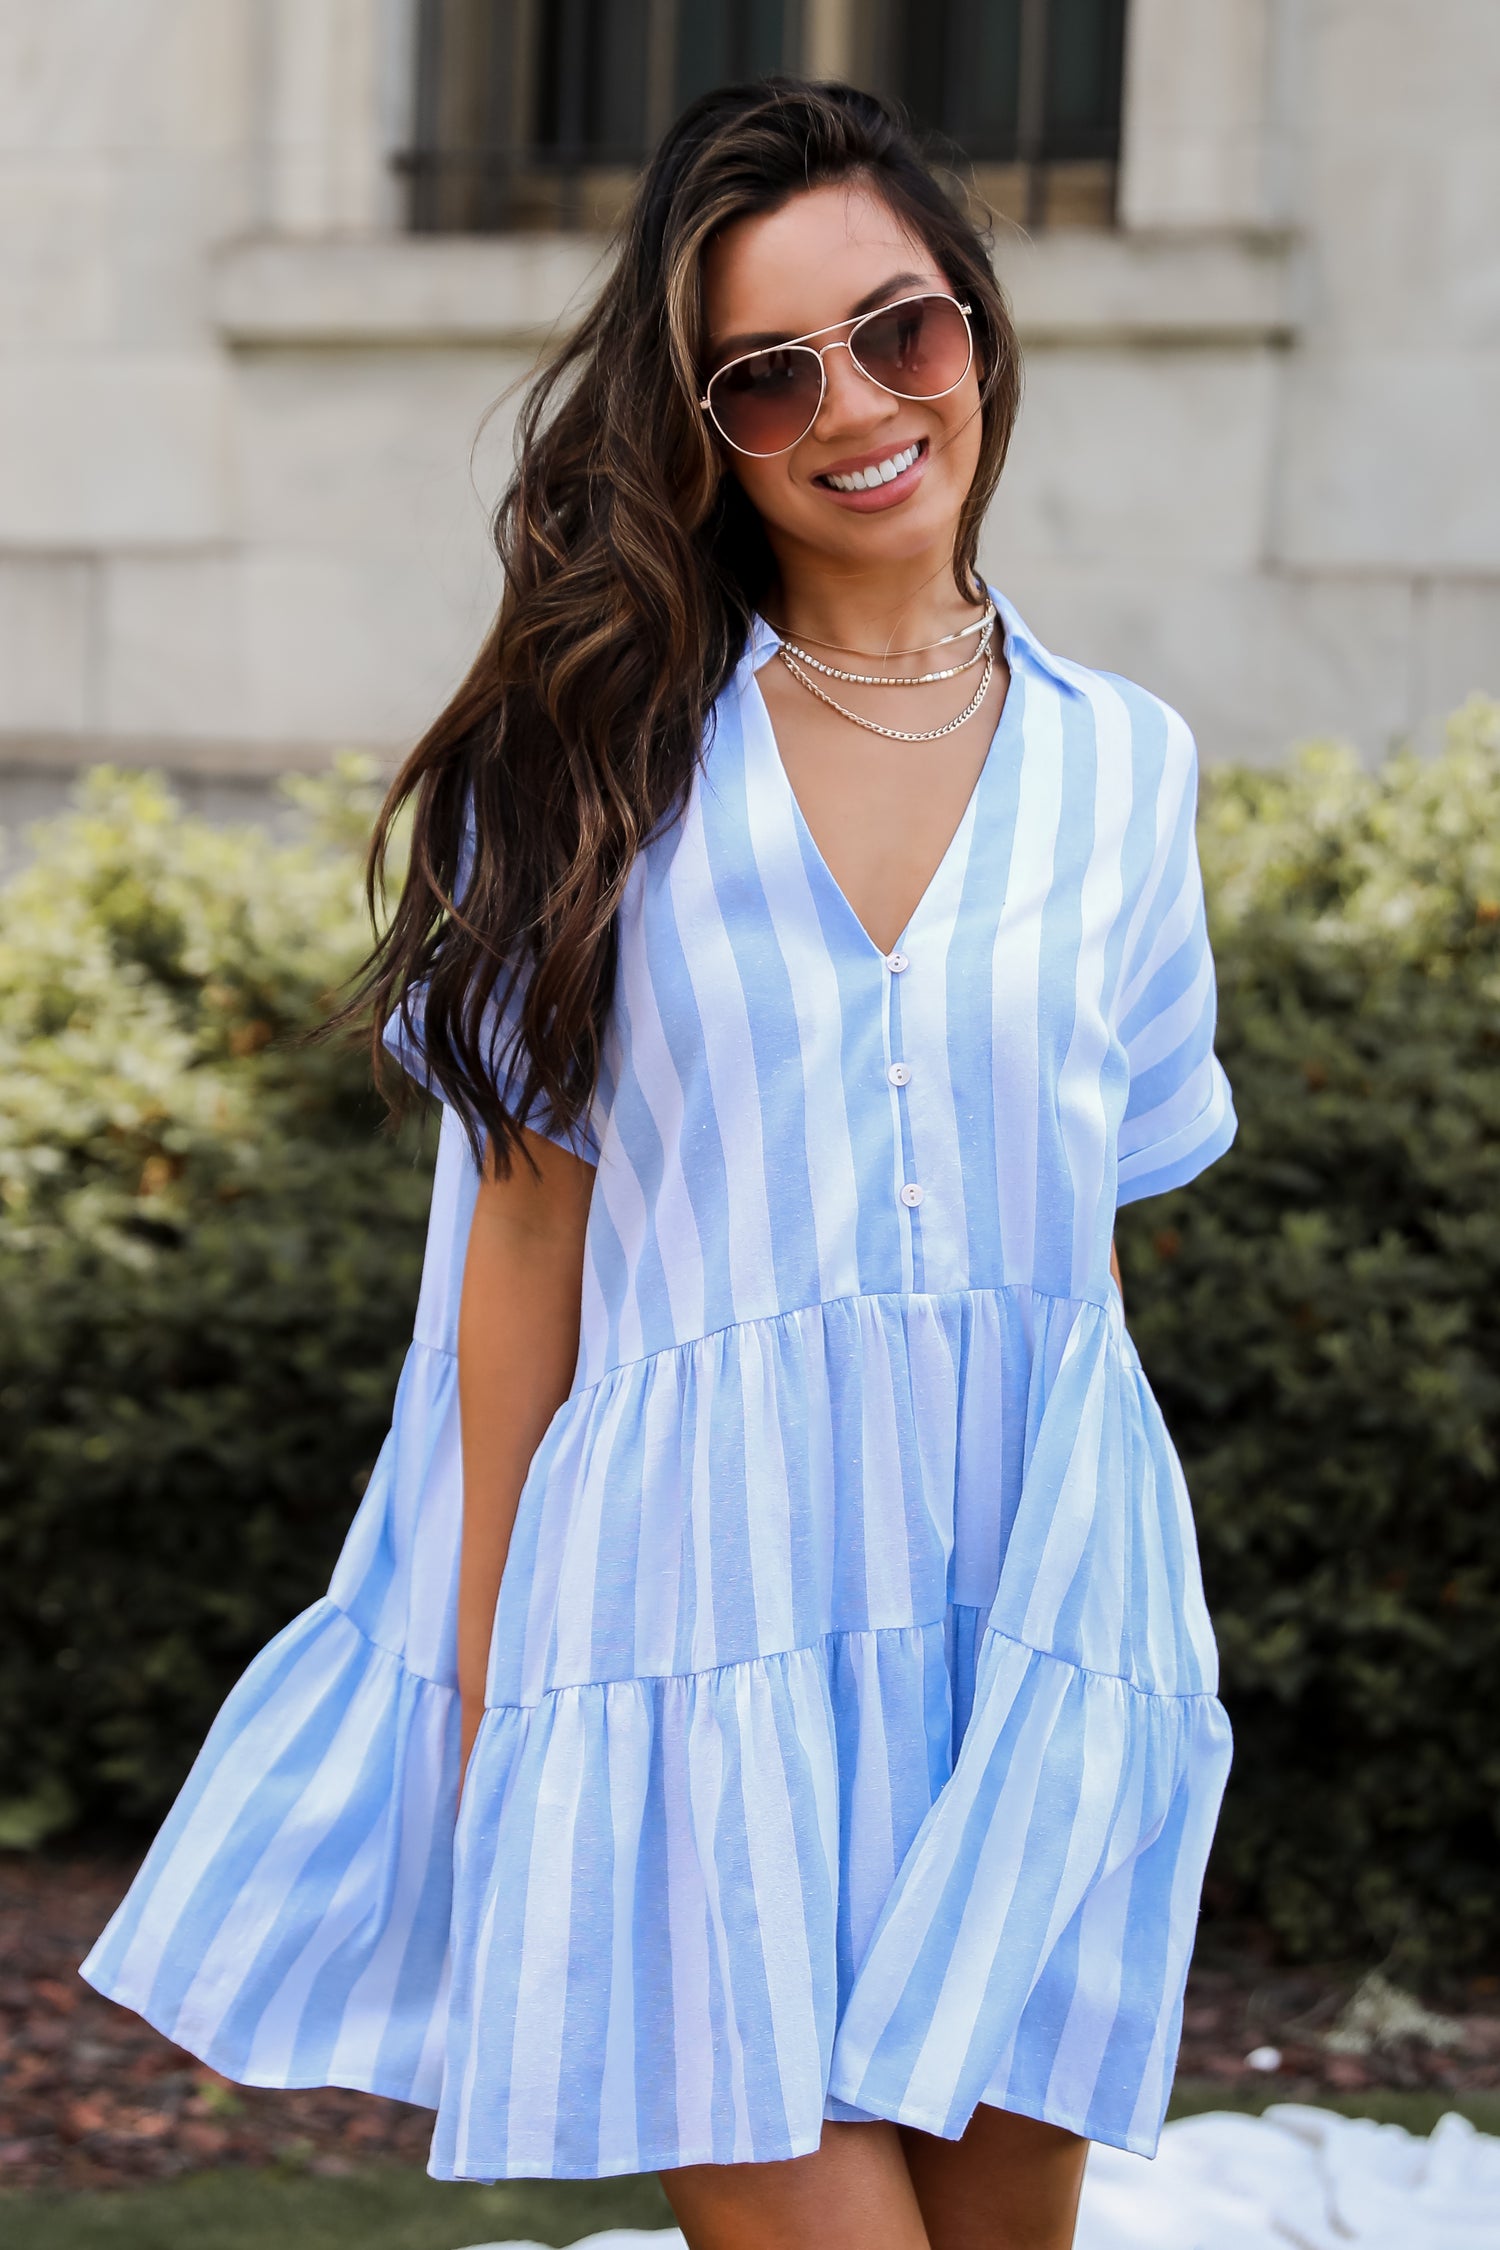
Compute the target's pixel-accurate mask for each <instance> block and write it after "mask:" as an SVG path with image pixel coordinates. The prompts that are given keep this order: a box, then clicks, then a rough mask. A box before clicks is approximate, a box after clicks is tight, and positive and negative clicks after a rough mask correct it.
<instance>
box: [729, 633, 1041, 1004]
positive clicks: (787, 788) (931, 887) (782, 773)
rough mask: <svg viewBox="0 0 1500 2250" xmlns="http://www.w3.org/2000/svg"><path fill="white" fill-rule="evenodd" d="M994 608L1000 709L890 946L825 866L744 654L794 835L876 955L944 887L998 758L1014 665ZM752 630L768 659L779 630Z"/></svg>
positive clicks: (892, 948)
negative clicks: (1001, 675) (958, 808)
mask: <svg viewBox="0 0 1500 2250" xmlns="http://www.w3.org/2000/svg"><path fill="white" fill-rule="evenodd" d="M993 598H994V597H993V595H992V599H993ZM995 610H996V615H997V617H998V618H999V622H1000V632H1001V652H1002V655H1003V658H1004V662H1005V700H1004V701H1003V702H1002V704H1001V706H1000V709H999V711H998V713H997V714H996V718H995V724H994V727H993V729H992V731H991V734H990V739H989V742H988V744H987V746H986V748H985V753H984V757H983V758H982V760H981V761H980V766H979V771H978V773H976V774H975V776H974V782H973V786H972V787H971V789H970V791H969V794H968V796H967V797H966V798H965V800H964V808H963V811H962V812H961V813H960V814H959V816H958V823H957V825H956V827H955V828H954V831H953V834H952V835H951V836H950V837H949V839H948V843H947V847H946V849H945V850H944V852H943V855H942V858H941V859H940V860H939V861H938V863H937V865H936V867H934V869H933V871H932V873H931V875H930V876H929V877H928V879H927V883H926V886H925V888H924V890H923V892H922V895H921V897H920V898H919V899H918V900H917V903H916V905H915V906H914V907H913V908H912V910H911V912H910V914H908V916H907V917H906V920H905V922H904V923H903V924H902V926H901V929H900V931H899V932H898V933H897V936H896V938H895V940H894V942H893V943H892V944H891V945H889V946H885V945H878V944H877V943H876V941H875V939H874V938H873V937H872V936H871V935H870V932H869V930H868V929H867V928H866V927H865V924H864V922H863V920H862V919H861V917H860V916H859V915H858V914H857V913H856V912H855V910H854V907H853V905H852V904H851V902H850V899H849V894H848V892H847V891H846V890H845V889H844V886H843V884H842V883H841V882H840V881H839V879H838V877H837V876H836V875H835V874H834V872H833V869H832V868H831V867H830V866H829V864H828V861H827V858H826V857H825V856H824V852H823V847H822V845H821V844H820V843H819V842H818V839H817V837H816V836H815V835H814V834H813V831H812V825H811V823H810V821H809V820H808V818H807V815H806V813H805V812H804V811H803V810H802V801H801V799H800V798H799V797H798V795H797V792H796V790H795V789H794V788H793V786H792V777H791V775H790V774H789V773H788V772H787V770H786V761H785V759H784V758H783V757H782V755H781V745H780V743H779V742H778V741H777V739H776V727H775V723H774V721H773V720H772V717H771V707H770V705H769V704H768V703H767V701H766V699H765V697H764V695H763V694H762V693H761V687H760V678H759V673H760V669H761V666H760V665H759V664H757V663H756V662H755V661H754V659H755V657H756V656H757V655H759V653H760V649H759V645H756V646H755V647H753V648H752V651H751V654H750V657H749V659H748V660H747V661H748V663H749V666H750V669H749V672H748V676H747V679H746V683H745V684H746V687H747V688H748V689H753V690H754V693H755V700H756V704H757V706H758V707H759V711H760V724H761V728H762V730H763V732H764V736H765V743H764V747H765V750H766V752H767V754H768V756H769V758H770V761H771V763H772V765H773V766H774V767H775V769H776V777H777V782H778V785H779V787H780V788H781V789H782V790H783V791H784V792H785V795H786V800H787V803H788V804H789V805H790V807H791V814H792V820H793V824H794V825H795V827H796V830H797V834H798V837H799V839H800V840H801V842H802V844H803V846H804V848H805V849H806V850H807V851H808V852H809V853H810V855H811V857H812V859H813V862H814V864H815V865H816V866H817V868H818V869H819V871H820V873H821V875H822V877H823V880H824V881H825V882H826V883H827V885H828V887H829V889H830V890H831V891H832V893H833V895H834V897H835V898H836V899H837V901H838V903H839V905H840V907H841V908H842V910H843V912H844V914H845V915H846V917H847V918H848V920H849V921H850V922H851V923H852V924H853V926H854V928H855V929H856V930H857V931H858V932H859V935H860V937H861V938H862V939H863V940H864V943H865V944H866V946H867V947H868V948H869V950H870V952H871V953H872V954H873V955H874V956H875V958H876V960H877V961H882V962H884V961H889V959H890V957H891V955H892V954H893V953H899V952H900V951H901V950H902V948H903V946H904V945H905V944H906V943H907V941H908V940H909V938H910V937H911V933H912V931H913V930H914V929H915V928H916V927H917V924H918V923H919V922H920V921H921V920H922V919H923V917H924V915H925V913H926V911H927V909H928V907H929V906H930V905H931V904H932V903H933V902H934V900H935V899H936V898H937V896H938V895H939V893H940V891H941V890H942V889H943V888H944V887H945V882H946V878H947V875H948V873H949V870H950V869H951V867H952V865H953V862H954V861H955V859H956V858H957V856H958V852H959V847H960V845H961V844H962V843H963V841H964V839H965V837H966V836H967V834H968V833H969V831H970V830H971V829H972V828H973V826H974V823H975V821H976V820H977V818H978V811H979V799H980V794H981V791H982V790H983V788H984V784H985V777H986V775H987V774H988V773H989V770H990V768H991V767H992V766H993V765H994V764H995V763H996V762H997V761H996V756H995V753H996V749H997V746H998V744H999V741H1000V736H1001V734H1002V732H1003V731H1004V729H1005V720H1006V714H1007V712H1008V711H1009V710H1010V707H1011V704H1012V702H1013V701H1014V690H1015V684H1016V669H1015V658H1014V654H1013V638H1012V634H1011V630H1010V625H1009V622H1008V621H1007V619H1006V617H1005V615H1004V613H1003V611H1002V610H1001V607H1000V603H999V601H998V600H996V602H995ZM751 631H752V634H753V635H754V637H755V641H756V643H757V644H759V643H760V641H761V637H762V636H764V637H765V639H767V640H769V641H770V642H771V643H772V646H771V647H770V649H769V651H768V653H767V654H766V655H765V657H764V659H763V661H764V662H765V663H770V662H771V661H772V659H773V658H774V656H775V653H776V650H777V649H778V648H779V647H780V646H781V636H780V634H779V633H777V632H776V630H775V628H774V626H771V625H768V624H767V623H766V621H765V619H764V618H762V617H760V616H758V615H757V616H756V618H755V619H754V621H753V624H752V627H751Z"/></svg>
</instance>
